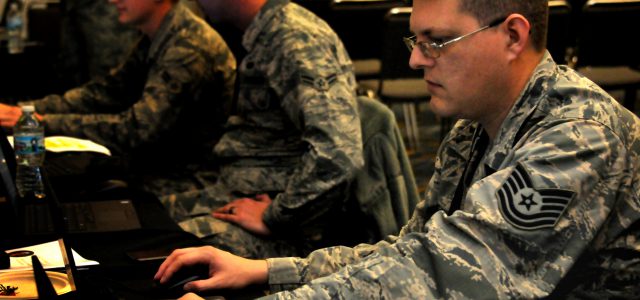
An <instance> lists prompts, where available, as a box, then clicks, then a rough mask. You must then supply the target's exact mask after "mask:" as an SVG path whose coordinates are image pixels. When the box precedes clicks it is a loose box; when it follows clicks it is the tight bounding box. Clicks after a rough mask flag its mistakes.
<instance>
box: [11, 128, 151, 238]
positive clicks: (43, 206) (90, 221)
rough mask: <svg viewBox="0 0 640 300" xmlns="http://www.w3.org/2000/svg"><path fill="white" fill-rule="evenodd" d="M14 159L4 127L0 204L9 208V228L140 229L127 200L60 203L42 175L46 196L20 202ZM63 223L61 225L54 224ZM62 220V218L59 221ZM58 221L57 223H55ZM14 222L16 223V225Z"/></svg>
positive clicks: (56, 230) (29, 230)
mask: <svg viewBox="0 0 640 300" xmlns="http://www.w3.org/2000/svg"><path fill="white" fill-rule="evenodd" d="M15 170H16V161H15V155H14V152H13V148H12V147H11V145H10V144H9V141H8V139H7V136H6V134H5V132H4V130H0V180H2V184H1V187H0V204H1V205H3V206H5V207H7V206H8V207H10V208H9V209H5V210H4V211H10V212H11V213H12V214H13V215H14V216H13V218H6V219H13V224H11V225H13V226H12V227H20V228H21V229H22V231H23V232H24V233H27V234H39V233H43V234H46V233H65V232H69V233H92V232H116V231H125V230H133V229H139V228H141V225H140V220H139V217H138V214H137V213H136V210H135V207H134V205H133V203H132V202H131V201H130V200H108V201H90V202H73V203H60V202H59V201H58V199H57V198H56V195H55V193H54V191H53V189H52V188H51V187H50V185H49V182H48V180H47V178H46V170H44V171H43V173H44V174H45V176H43V177H44V181H45V193H46V195H47V196H46V197H45V198H44V201H43V202H42V203H29V204H25V203H21V202H22V201H20V200H21V199H20V198H19V196H18V195H17V192H16V188H15ZM56 220H57V221H58V222H63V224H64V228H57V227H60V226H59V225H56ZM60 220H62V221H60ZM58 224H60V223H58ZM16 225H18V226H16Z"/></svg>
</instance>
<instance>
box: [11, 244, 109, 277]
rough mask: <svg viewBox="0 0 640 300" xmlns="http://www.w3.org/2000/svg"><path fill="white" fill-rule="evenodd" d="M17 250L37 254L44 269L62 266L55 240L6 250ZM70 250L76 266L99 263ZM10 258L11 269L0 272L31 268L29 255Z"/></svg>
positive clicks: (62, 262) (58, 246) (60, 253)
mask: <svg viewBox="0 0 640 300" xmlns="http://www.w3.org/2000/svg"><path fill="white" fill-rule="evenodd" d="M19 250H28V251H32V252H33V254H34V255H37V256H38V260H40V262H41V263H42V266H43V267H44V268H45V269H57V268H64V260H63V258H62V251H60V244H59V243H58V241H57V240H56V241H52V242H48V243H44V244H38V245H33V246H28V247H24V248H17V249H13V250H7V251H6V252H7V253H11V252H13V251H19ZM71 252H73V259H74V261H75V263H76V266H77V267H83V266H94V265H98V264H99V263H98V262H97V261H95V260H89V259H86V258H84V257H82V256H80V254H78V252H76V251H75V250H73V249H71ZM10 259H11V269H8V270H0V273H2V272H10V271H17V270H30V269H31V256H24V257H11V258H10Z"/></svg>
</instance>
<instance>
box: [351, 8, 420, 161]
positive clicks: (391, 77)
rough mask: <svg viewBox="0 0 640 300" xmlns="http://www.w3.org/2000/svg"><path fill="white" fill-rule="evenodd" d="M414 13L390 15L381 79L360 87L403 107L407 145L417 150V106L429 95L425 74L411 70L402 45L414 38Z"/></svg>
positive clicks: (395, 10)
mask: <svg viewBox="0 0 640 300" xmlns="http://www.w3.org/2000/svg"><path fill="white" fill-rule="evenodd" d="M411 10H412V9H411V7H396V8H392V9H390V10H389V11H388V12H387V14H386V16H385V23H384V28H383V30H382V38H383V40H382V43H381V45H380V48H381V54H380V55H381V56H380V59H381V68H380V76H379V78H378V79H376V80H363V81H361V82H360V85H361V86H362V87H364V88H366V89H370V90H372V91H374V92H375V94H376V95H377V96H378V97H380V99H382V101H383V102H385V103H387V104H388V105H392V104H394V103H401V104H402V108H403V115H404V122H405V129H406V134H407V138H408V145H409V147H410V148H412V149H417V148H419V146H420V139H419V138H420V134H419V128H418V122H417V117H416V105H417V104H418V103H420V102H423V101H429V99H430V95H429V93H428V91H427V87H426V84H425V82H424V80H423V78H422V77H423V76H422V72H421V71H418V70H413V69H411V68H410V67H409V57H410V55H411V54H410V53H409V51H407V48H406V46H405V45H404V44H403V42H402V38H403V37H407V36H410V35H411V33H410V31H409V17H410V16H411Z"/></svg>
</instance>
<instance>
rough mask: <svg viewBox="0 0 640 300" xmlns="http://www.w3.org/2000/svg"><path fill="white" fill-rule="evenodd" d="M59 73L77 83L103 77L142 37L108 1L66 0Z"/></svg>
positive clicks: (119, 62)
mask: <svg viewBox="0 0 640 300" xmlns="http://www.w3.org/2000/svg"><path fill="white" fill-rule="evenodd" d="M62 4H63V6H64V15H63V16H64V17H63V18H62V30H61V39H62V41H61V50H60V60H59V67H60V72H59V74H60V75H62V76H64V77H61V80H62V81H64V82H65V83H66V85H70V86H76V85H78V84H83V83H85V82H87V81H88V80H89V79H90V78H96V77H102V76H106V75H108V74H109V70H111V69H112V68H115V67H117V66H118V65H120V64H121V63H122V62H123V61H124V60H125V59H126V57H127V54H129V51H130V49H131V47H132V46H133V45H134V43H135V42H136V41H137V40H138V39H139V37H140V33H139V32H138V30H136V29H135V28H134V27H132V26H127V25H123V24H121V23H120V22H119V21H118V10H117V9H116V7H115V5H113V4H111V3H109V2H108V1H96V0H65V1H63V3H62Z"/></svg>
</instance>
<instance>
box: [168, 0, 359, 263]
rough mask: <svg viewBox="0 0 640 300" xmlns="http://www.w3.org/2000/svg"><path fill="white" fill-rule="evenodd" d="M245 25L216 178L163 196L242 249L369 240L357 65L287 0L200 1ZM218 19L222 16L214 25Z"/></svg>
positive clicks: (211, 13) (207, 231)
mask: <svg viewBox="0 0 640 300" xmlns="http://www.w3.org/2000/svg"><path fill="white" fill-rule="evenodd" d="M199 3H200V4H201V6H202V8H203V11H204V12H205V13H206V14H207V15H208V17H209V19H210V20H211V21H213V22H221V23H222V22H225V23H229V24H233V25H234V26H235V27H237V28H238V29H239V30H242V31H243V32H244V34H243V39H242V45H243V47H244V48H245V49H246V52H247V54H246V55H245V56H244V59H243V60H242V62H241V63H240V64H239V67H238V81H239V84H238V95H237V100H236V101H237V103H236V105H235V113H234V114H233V115H232V116H231V117H230V118H229V121H228V123H227V124H226V128H225V133H224V135H223V136H222V138H221V139H220V142H219V143H218V144H217V145H216V146H215V149H214V150H215V154H216V157H217V159H218V160H219V161H220V176H219V180H218V182H217V183H216V184H215V185H214V186H212V187H210V188H207V189H205V190H203V191H200V192H197V193H191V192H188V193H184V194H178V195H172V196H169V197H164V198H163V199H161V201H162V202H163V203H164V204H165V207H167V209H168V211H169V212H170V214H171V215H172V216H173V218H174V219H175V220H176V221H177V222H179V224H180V226H181V227H182V228H183V229H184V230H186V231H188V232H191V233H194V234H195V235H197V236H198V237H201V238H202V239H204V240H205V241H206V242H207V243H209V244H211V245H216V246H218V247H222V248H224V249H227V250H229V251H232V252H233V253H236V254H238V255H241V256H244V257H272V256H281V255H302V254H304V253H308V252H309V251H311V250H313V249H316V248H319V247H322V246H324V245H329V244H339V243H353V244H355V243H357V242H359V241H362V240H363V239H364V228H363V227H364V226H365V224H364V222H358V221H357V220H358V215H355V214H354V213H355V212H356V210H350V207H349V205H350V204H351V203H350V202H349V201H348V200H349V185H350V183H351V182H352V180H353V178H354V177H355V174H356V171H357V170H358V169H359V168H361V167H362V165H363V158H362V138H361V132H360V119H359V117H358V108H357V103H356V93H355V91H356V83H355V78H354V73H353V65H352V63H351V60H350V59H349V56H348V54H347V51H346V50H345V48H344V47H343V45H342V42H341V41H340V39H339V38H338V36H337V35H336V34H335V33H334V32H333V31H332V30H331V28H330V27H329V26H328V25H327V24H326V23H325V22H324V21H322V20H321V19H319V18H318V17H316V16H315V15H313V14H312V13H311V12H309V11H307V10H306V9H304V8H302V7H300V6H298V5H297V4H293V3H290V2H289V1H283V0H268V1H266V0H242V1H239V0H223V1H214V0H202V1H199ZM216 24H217V23H216Z"/></svg>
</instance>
